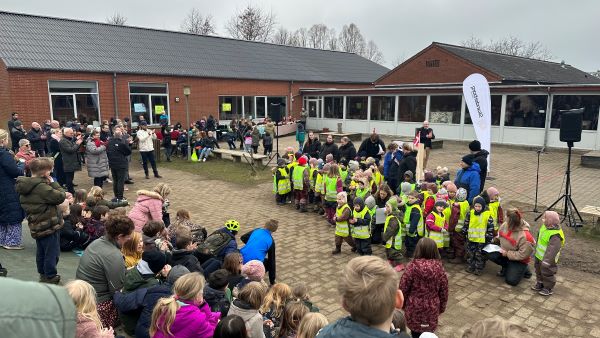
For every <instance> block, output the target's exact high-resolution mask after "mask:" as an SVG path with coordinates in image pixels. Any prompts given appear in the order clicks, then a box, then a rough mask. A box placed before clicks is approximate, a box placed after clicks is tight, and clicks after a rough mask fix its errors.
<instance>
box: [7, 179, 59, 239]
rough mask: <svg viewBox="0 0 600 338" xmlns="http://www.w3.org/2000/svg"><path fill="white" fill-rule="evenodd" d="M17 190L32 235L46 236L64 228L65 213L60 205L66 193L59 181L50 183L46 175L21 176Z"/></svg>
mask: <svg viewBox="0 0 600 338" xmlns="http://www.w3.org/2000/svg"><path fill="white" fill-rule="evenodd" d="M15 190H16V191H17V193H19V195H20V197H19V200H20V202H21V207H22V208H23V210H25V213H26V214H27V223H28V225H29V230H30V231H31V237H33V238H40V237H45V236H48V235H51V234H53V233H54V232H56V231H58V230H59V229H60V228H62V226H63V215H62V214H61V212H60V211H59V210H58V205H59V204H61V203H62V202H64V201H65V198H66V195H65V192H64V190H63V189H62V188H61V187H60V185H59V184H58V183H57V182H52V183H48V181H47V179H46V178H45V177H25V176H20V177H18V178H17V184H16V185H15Z"/></svg>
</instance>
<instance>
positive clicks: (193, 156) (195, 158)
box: [192, 149, 198, 162]
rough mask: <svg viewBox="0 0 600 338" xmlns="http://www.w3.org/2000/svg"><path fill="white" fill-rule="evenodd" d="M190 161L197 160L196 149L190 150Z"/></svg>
mask: <svg viewBox="0 0 600 338" xmlns="http://www.w3.org/2000/svg"><path fill="white" fill-rule="evenodd" d="M192 151H193V153H192V162H198V154H197V153H196V149H194V150H192Z"/></svg>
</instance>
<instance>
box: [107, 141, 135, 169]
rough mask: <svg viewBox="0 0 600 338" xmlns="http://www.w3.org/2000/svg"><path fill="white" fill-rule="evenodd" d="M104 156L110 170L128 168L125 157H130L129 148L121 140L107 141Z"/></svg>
mask: <svg viewBox="0 0 600 338" xmlns="http://www.w3.org/2000/svg"><path fill="white" fill-rule="evenodd" d="M106 155H107V156H108V165H109V166H110V168H111V169H127V168H128V167H129V161H127V156H129V155H131V148H129V144H127V143H126V142H125V141H124V140H123V139H120V138H116V137H113V138H111V139H110V140H109V141H108V146H107V147H106Z"/></svg>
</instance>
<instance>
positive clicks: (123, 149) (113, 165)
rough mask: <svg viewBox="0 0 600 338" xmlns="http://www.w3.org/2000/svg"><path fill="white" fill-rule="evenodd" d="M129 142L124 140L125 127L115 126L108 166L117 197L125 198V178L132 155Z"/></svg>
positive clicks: (109, 147) (108, 147)
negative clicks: (129, 158)
mask: <svg viewBox="0 0 600 338" xmlns="http://www.w3.org/2000/svg"><path fill="white" fill-rule="evenodd" d="M131 142H133V141H132V140H131V139H129V142H127V141H125V140H123V129H122V128H121V127H115V129H114V137H113V138H111V139H110V140H109V141H108V146H107V147H106V155H107V156H108V166H109V167H110V172H111V173H112V177H113V193H114V194H115V199H117V200H123V199H124V198H123V191H124V190H125V180H126V179H127V169H128V168H129V160H128V158H127V157H128V156H129V155H131V148H130V147H129V143H131Z"/></svg>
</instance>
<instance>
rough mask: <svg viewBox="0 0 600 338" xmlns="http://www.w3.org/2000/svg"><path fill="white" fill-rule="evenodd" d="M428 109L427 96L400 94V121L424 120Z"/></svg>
mask: <svg viewBox="0 0 600 338" xmlns="http://www.w3.org/2000/svg"><path fill="white" fill-rule="evenodd" d="M426 109H427V97H426V96H399V97H398V121H406V122H423V121H425V110H426Z"/></svg>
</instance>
